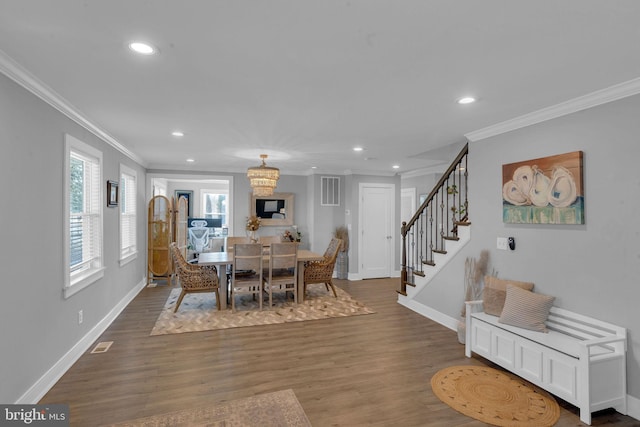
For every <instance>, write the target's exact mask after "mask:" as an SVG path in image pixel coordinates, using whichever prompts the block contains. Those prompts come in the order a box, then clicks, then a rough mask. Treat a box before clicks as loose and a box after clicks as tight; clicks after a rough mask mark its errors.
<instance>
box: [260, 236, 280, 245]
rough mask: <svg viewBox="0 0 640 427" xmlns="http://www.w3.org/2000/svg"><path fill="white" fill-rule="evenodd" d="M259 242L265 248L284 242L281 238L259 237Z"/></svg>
mask: <svg viewBox="0 0 640 427" xmlns="http://www.w3.org/2000/svg"><path fill="white" fill-rule="evenodd" d="M258 242H260V243H262V245H263V246H265V245H270V244H272V243H280V242H282V237H280V236H259V237H258Z"/></svg>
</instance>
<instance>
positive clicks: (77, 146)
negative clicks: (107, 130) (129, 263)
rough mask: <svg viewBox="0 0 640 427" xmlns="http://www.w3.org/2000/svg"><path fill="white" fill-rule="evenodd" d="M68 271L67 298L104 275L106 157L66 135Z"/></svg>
mask: <svg viewBox="0 0 640 427" xmlns="http://www.w3.org/2000/svg"><path fill="white" fill-rule="evenodd" d="M65 150H66V153H67V155H66V159H65V160H66V161H65V181H66V182H65V184H66V185H65V192H66V202H65V206H66V212H67V218H68V222H67V226H66V233H65V236H66V240H67V241H68V244H67V245H65V259H66V269H65V270H66V271H67V272H68V273H67V275H66V278H65V285H64V295H65V297H69V296H71V295H73V294H74V293H75V292H77V291H79V290H80V289H82V288H84V287H86V286H88V285H90V284H91V283H93V282H95V281H96V280H98V279H99V278H100V277H102V275H103V270H104V268H103V260H102V202H103V198H102V194H103V193H102V153H101V152H100V151H98V150H96V149H95V148H93V147H91V146H89V145H87V144H85V143H83V142H81V141H79V140H77V139H76V138H73V137H72V136H70V135H66V138H65Z"/></svg>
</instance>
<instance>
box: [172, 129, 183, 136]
mask: <svg viewBox="0 0 640 427" xmlns="http://www.w3.org/2000/svg"><path fill="white" fill-rule="evenodd" d="M171 135H173V136H184V132H180V131H179V130H174V131H173V132H171Z"/></svg>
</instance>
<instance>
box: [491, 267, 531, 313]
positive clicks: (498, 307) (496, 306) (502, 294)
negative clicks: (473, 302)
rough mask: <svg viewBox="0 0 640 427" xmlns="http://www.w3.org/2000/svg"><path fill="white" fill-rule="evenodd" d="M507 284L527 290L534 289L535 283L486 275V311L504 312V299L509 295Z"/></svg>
mask: <svg viewBox="0 0 640 427" xmlns="http://www.w3.org/2000/svg"><path fill="white" fill-rule="evenodd" d="M507 285H513V286H517V287H519V288H522V289H525V290H527V291H532V290H533V283H530V282H518V281H515V280H505V279H498V278H497V277H494V276H485V278H484V291H483V293H482V305H483V307H484V312H485V313H487V314H492V315H494V316H500V315H501V314H502V307H503V306H504V300H505V298H506V297H507Z"/></svg>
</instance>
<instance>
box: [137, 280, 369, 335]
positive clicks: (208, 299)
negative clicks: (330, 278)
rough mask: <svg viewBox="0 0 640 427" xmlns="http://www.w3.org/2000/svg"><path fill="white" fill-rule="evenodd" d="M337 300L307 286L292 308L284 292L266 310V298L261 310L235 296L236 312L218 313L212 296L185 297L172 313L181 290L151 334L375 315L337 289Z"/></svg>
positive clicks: (321, 287)
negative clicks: (301, 299)
mask: <svg viewBox="0 0 640 427" xmlns="http://www.w3.org/2000/svg"><path fill="white" fill-rule="evenodd" d="M336 292H337V294H338V298H334V296H333V293H332V292H330V291H327V290H326V288H325V286H324V285H322V284H317V285H309V287H308V288H307V295H306V298H305V300H304V302H302V303H300V304H297V305H294V303H293V301H292V299H291V297H289V298H287V295H285V294H284V293H281V292H280V293H276V294H273V298H274V307H273V308H272V309H271V310H269V309H268V306H267V305H268V302H267V301H268V298H267V301H265V302H264V306H263V309H262V311H260V310H259V307H258V301H257V300H254V299H253V298H252V297H251V296H249V295H243V296H242V297H236V311H235V312H232V311H231V309H230V308H229V309H228V310H222V311H218V310H217V309H216V301H215V294H214V293H213V292H208V293H196V294H187V296H185V297H184V299H183V300H182V304H180V308H179V309H178V312H177V313H174V312H173V310H174V308H175V303H176V301H177V300H178V296H179V295H180V288H175V289H172V290H171V294H170V295H169V298H168V299H167V302H166V303H165V305H164V308H163V309H162V311H161V312H160V315H159V316H158V319H157V320H156V324H155V326H154V327H153V329H152V330H151V334H150V335H165V334H179V333H184V332H198V331H210V330H215V329H228V328H240V327H245V326H256V325H272V324H277V323H287V322H301V321H305V320H320V319H329V318H333V317H347V316H358V315H362V314H372V313H375V312H374V311H373V310H371V309H370V308H368V307H367V306H365V305H364V304H362V303H360V302H359V301H356V300H355V299H353V298H352V297H351V295H349V294H348V293H347V292H345V291H344V290H342V289H340V288H338V287H336Z"/></svg>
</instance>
